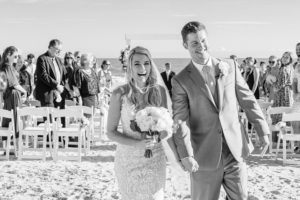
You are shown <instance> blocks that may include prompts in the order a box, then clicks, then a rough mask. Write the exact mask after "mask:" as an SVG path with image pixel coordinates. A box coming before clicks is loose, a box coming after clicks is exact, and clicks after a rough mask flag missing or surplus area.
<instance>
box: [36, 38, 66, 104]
mask: <svg viewBox="0 0 300 200" xmlns="http://www.w3.org/2000/svg"><path fill="white" fill-rule="evenodd" d="M61 49H62V43H61V41H59V40H57V39H54V40H51V41H50V43H49V46H48V51H47V52H46V53H44V54H43V55H41V56H39V57H38V59H37V63H36V72H35V73H36V77H37V81H36V99H37V100H39V101H40V102H41V106H45V107H46V106H47V107H59V108H61V109H62V108H64V106H65V99H64V96H65V94H66V90H65V87H64V84H65V79H66V70H65V67H64V65H63V62H62V60H61V59H60V58H59V57H58V55H59V53H60V52H61ZM59 94H60V95H61V100H60V98H59Z"/></svg>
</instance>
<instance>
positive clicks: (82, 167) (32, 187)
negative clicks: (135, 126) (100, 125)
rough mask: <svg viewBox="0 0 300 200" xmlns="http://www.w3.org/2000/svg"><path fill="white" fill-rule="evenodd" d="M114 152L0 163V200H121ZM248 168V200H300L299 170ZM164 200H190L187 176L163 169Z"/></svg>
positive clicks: (264, 165)
mask: <svg viewBox="0 0 300 200" xmlns="http://www.w3.org/2000/svg"><path fill="white" fill-rule="evenodd" d="M115 149H116V144H115V143H112V142H105V143H97V145H96V146H95V147H93V148H92V150H91V152H90V153H89V154H88V156H86V157H83V161H82V163H78V162H65V161H59V162H57V163H55V162H53V161H52V160H50V159H49V160H47V161H46V162H42V161H16V160H13V161H0V180H1V181H0V199H1V200H11V199H16V200H27V199H28V200H35V199H43V200H45V199H53V200H54V199H55V200H57V199H61V200H63V199H64V200H67V199H70V200H71V199H84V200H98V199H99V200H100V199H101V200H113V199H121V198H120V196H119V194H118V192H117V191H118V188H117V187H118V186H117V182H116V180H115V178H114V170H113V161H114V152H115ZM248 164H249V166H248V177H249V181H248V183H249V194H250V198H249V199H250V200H258V199H259V200H270V199H280V200H281V199H282V200H288V199H291V200H296V199H300V191H299V189H298V188H299V184H300V166H295V165H287V166H282V165H281V163H280V162H276V161H274V159H273V158H270V157H265V158H264V159H261V158H260V157H258V156H256V155H254V156H251V157H250V159H249V161H248ZM165 199H166V200H182V199H185V200H190V195H189V180H188V174H187V173H183V174H176V173H173V172H171V170H170V168H169V167H168V169H167V185H166V193H165ZM223 199H224V192H221V198H220V200H223Z"/></svg>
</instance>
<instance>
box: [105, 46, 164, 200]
mask: <svg viewBox="0 0 300 200" xmlns="http://www.w3.org/2000/svg"><path fill="white" fill-rule="evenodd" d="M156 71H158V70H157V68H156V67H155V65H154V63H153V60H152V58H151V55H150V52H149V51H148V50H147V49H145V48H143V47H136V48H134V49H132V50H131V51H130V54H129V58H128V70H127V84H125V85H122V86H120V87H118V88H116V89H115V90H114V91H113V94H112V97H111V100H110V101H111V103H110V107H109V113H108V123H107V134H108V137H109V139H111V140H113V141H115V142H117V143H118V147H117V150H116V154H115V174H116V177H117V180H118V186H119V192H120V194H121V196H122V199H123V200H141V199H143V200H162V199H163V198H164V187H165V181H166V160H165V153H164V151H163V148H162V145H161V143H158V144H156V145H155V147H154V148H153V149H152V151H153V157H151V158H145V157H144V153H145V147H146V143H147V140H145V139H144V138H145V137H144V135H143V134H141V133H139V132H136V131H133V130H132V129H131V128H130V124H131V120H133V119H134V116H135V113H136V112H137V111H139V110H141V109H143V108H145V107H147V106H159V107H166V108H167V102H168V101H167V99H168V98H167V92H166V89H165V87H163V86H160V85H159V84H158V81H157V80H158V75H159V74H157V72H156ZM120 120H121V122H122V128H123V131H120V130H118V125H119V121H120Z"/></svg>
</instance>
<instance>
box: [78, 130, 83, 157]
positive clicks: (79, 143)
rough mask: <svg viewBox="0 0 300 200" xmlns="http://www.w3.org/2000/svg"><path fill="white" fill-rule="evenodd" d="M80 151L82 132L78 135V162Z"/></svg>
mask: <svg viewBox="0 0 300 200" xmlns="http://www.w3.org/2000/svg"><path fill="white" fill-rule="evenodd" d="M81 151H82V133H80V135H79V137H78V154H79V155H78V156H79V162H81Z"/></svg>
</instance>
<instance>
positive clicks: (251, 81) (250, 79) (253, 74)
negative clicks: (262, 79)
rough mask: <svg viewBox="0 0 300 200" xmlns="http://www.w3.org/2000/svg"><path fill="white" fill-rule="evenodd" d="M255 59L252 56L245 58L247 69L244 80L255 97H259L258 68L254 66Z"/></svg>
mask: <svg viewBox="0 0 300 200" xmlns="http://www.w3.org/2000/svg"><path fill="white" fill-rule="evenodd" d="M255 64H256V60H255V59H254V58H252V57H249V58H248V59H247V65H248V71H247V72H246V82H247V84H248V86H249V88H250V90H251V91H252V92H253V94H254V96H255V98H256V99H259V74H260V73H259V69H258V68H257V67H256V66H255Z"/></svg>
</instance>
